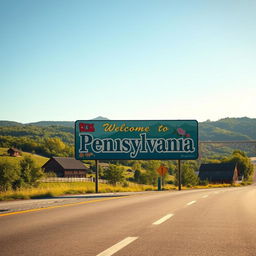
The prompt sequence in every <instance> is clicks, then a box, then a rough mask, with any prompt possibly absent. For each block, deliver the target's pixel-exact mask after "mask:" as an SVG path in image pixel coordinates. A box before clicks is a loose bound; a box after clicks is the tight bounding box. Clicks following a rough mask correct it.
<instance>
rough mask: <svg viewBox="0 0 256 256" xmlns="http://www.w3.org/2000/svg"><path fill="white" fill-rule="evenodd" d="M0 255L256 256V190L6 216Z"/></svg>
mask: <svg viewBox="0 0 256 256" xmlns="http://www.w3.org/2000/svg"><path fill="white" fill-rule="evenodd" d="M104 199H106V198H104ZM0 206H1V205H0ZM0 255H4V256H8V255H10V256H14V255H15V256H16V255H26V256H30V255H31V256H37V255H47V256H51V255H55V256H56V255H57V256H58V255H61V256H65V255H72V256H73V255H83V256H85V255H88V256H89V255H94V256H95V255H97V256H110V255H116V256H121V255H122V256H126V255H133V256H143V255H145V256H150V255H174V256H186V255H188V256H201V255H205V256H206V255H207V256H208V255H212V256H213V255H214V256H216V255H218V256H222V255H223V256H224V255H227V256H230V255H236V256H240V255H241V256H242V255H248V256H249V255H250V256H255V255H256V186H248V187H242V188H225V189H224V188H221V189H208V190H190V191H172V192H151V193H145V194H138V195H132V196H129V197H115V198H111V200H92V201H91V202H89V203H88V202H87V203H81V204H72V205H69V206H67V205H66V206H61V207H55V208H48V209H45V210H41V211H28V212H23V213H18V214H12V215H1V214H0Z"/></svg>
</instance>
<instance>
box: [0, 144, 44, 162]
mask: <svg viewBox="0 0 256 256" xmlns="http://www.w3.org/2000/svg"><path fill="white" fill-rule="evenodd" d="M7 150H8V148H0V160H8V161H12V162H14V163H19V162H20V161H21V160H22V159H24V157H25V156H30V157H31V158H32V159H33V160H34V161H35V163H36V165H37V166H38V167H42V166H43V165H44V164H45V163H46V162H47V161H48V160H49V158H47V157H44V156H39V155H36V154H31V153H27V152H22V156H20V157H13V156H9V155H8V153H7Z"/></svg>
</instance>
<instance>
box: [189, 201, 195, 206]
mask: <svg viewBox="0 0 256 256" xmlns="http://www.w3.org/2000/svg"><path fill="white" fill-rule="evenodd" d="M194 203H196V201H191V202H189V203H187V205H191V204H194Z"/></svg>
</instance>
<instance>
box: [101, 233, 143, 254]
mask: <svg viewBox="0 0 256 256" xmlns="http://www.w3.org/2000/svg"><path fill="white" fill-rule="evenodd" d="M137 238H138V237H126V238H125V239H124V240H122V241H120V242H119V243H117V244H115V245H113V246H111V247H110V248H108V249H107V250H105V251H103V252H101V253H99V254H97V255H96V256H111V255H113V254H114V253H116V252H118V251H119V250H121V249H122V248H124V247H125V246H127V245H128V244H130V243H132V242H133V241H135V240H136V239H137Z"/></svg>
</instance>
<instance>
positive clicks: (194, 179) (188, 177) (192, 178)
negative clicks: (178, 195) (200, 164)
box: [175, 162, 199, 186]
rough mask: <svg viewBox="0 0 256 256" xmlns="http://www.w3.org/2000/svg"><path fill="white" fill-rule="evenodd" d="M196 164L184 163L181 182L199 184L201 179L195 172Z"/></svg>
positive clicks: (186, 184) (183, 183) (190, 184)
mask: <svg viewBox="0 0 256 256" xmlns="http://www.w3.org/2000/svg"><path fill="white" fill-rule="evenodd" d="M194 168H195V165H194V166H193V165H191V163H189V162H188V163H184V164H183V165H182V170H181V184H182V185H184V186H195V185H197V184H198V182H199V179H198V176H197V175H196V173H195V169H194ZM175 178H176V182H175V183H176V185H177V184H178V172H177V173H176V177H175Z"/></svg>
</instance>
